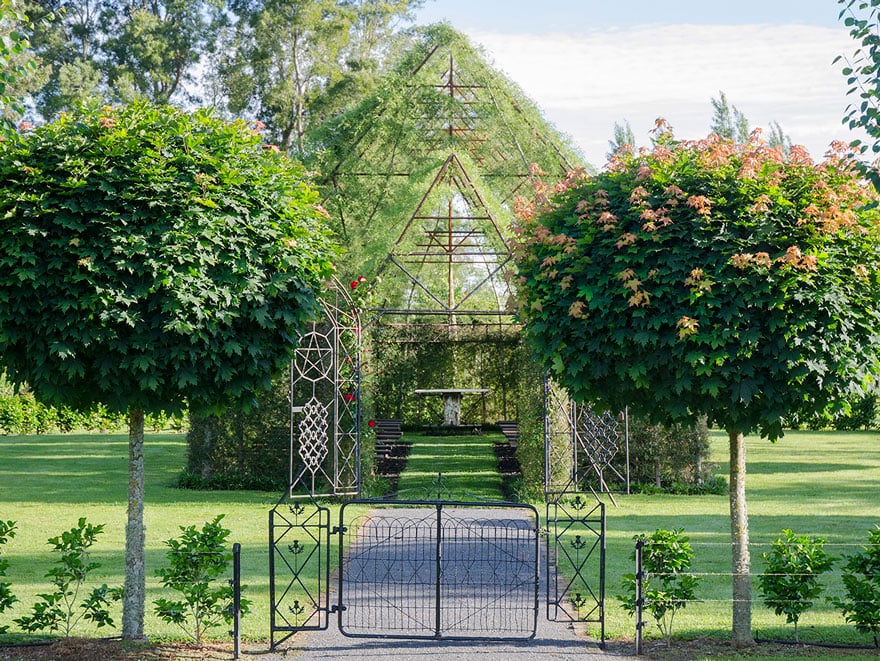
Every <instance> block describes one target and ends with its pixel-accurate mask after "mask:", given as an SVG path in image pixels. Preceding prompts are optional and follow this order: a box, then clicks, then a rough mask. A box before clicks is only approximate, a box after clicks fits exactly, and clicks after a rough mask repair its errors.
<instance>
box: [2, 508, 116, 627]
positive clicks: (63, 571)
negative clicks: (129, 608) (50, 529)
mask: <svg viewBox="0 0 880 661" xmlns="http://www.w3.org/2000/svg"><path fill="white" fill-rule="evenodd" d="M103 531H104V525H103V524H101V525H97V526H95V525H92V524H90V523H87V522H86V518H85V517H82V518H80V520H79V521H78V522H77V525H76V526H74V527H73V528H71V529H70V530H68V531H67V532H63V533H61V535H59V536H58V537H51V538H49V544H51V545H52V546H53V549H54V550H55V551H58V552H59V553H60V554H61V557H60V558H59V559H58V561H57V562H56V565H55V567H53V568H52V569H50V570H49V572H48V573H47V574H46V576H47V577H48V578H51V579H52V583H53V584H54V585H55V591H54V592H49V593H45V594H40V595H38V596H39V597H40V599H41V600H42V601H38V602H37V603H36V604H34V606H33V609H32V611H31V614H30V615H26V616H24V617H20V618H18V619H16V620H13V621H14V622H15V623H16V624H18V625H19V626H20V627H21V628H22V629H24V630H25V631H41V630H43V629H48V630H50V631H56V630H58V629H59V628H61V629H62V630H63V632H64V636H65V638H67V637H69V636H70V633H71V631H72V630H73V628H74V627H75V626H76V624H77V623H78V622H79V621H80V620H81V619H86V620H91V621H92V622H94V623H95V624H96V625H97V626H98V627H103V626H111V627H112V626H114V623H113V618H111V617H110V611H109V606H110V602H111V601H118V600H119V599H121V598H122V589H121V588H108V587H107V584H106V583H105V584H104V585H101V586H100V587H97V588H94V589H93V590H92V591H91V592H90V593H89V594H88V595H86V597H85V598H84V599H83V600H82V601H81V602H80V603H79V605H78V607H77V599H79V596H80V592H81V590H82V589H83V585H84V584H85V581H86V577H87V576H88V574H89V573H90V572H91V571H93V570H95V569H97V568H98V567H100V566H101V564H100V563H98V562H90V561H89V553H88V550H89V548H90V547H91V546H92V544H94V543H95V540H96V539H97V537H98V535H99V534H101V533H102V532H103Z"/></svg>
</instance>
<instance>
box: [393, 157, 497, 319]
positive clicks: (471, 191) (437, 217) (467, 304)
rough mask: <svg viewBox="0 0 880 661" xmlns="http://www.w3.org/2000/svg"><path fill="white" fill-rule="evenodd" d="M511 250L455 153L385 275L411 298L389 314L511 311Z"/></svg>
mask: <svg viewBox="0 0 880 661" xmlns="http://www.w3.org/2000/svg"><path fill="white" fill-rule="evenodd" d="M510 260H511V253H510V249H509V247H508V245H507V241H506V240H505V238H504V236H503V235H502V233H501V230H500V229H499V227H498V224H497V223H496V221H495V219H494V218H493V216H492V213H491V212H490V210H489V208H488V207H487V205H486V203H485V202H484V200H483V198H482V196H481V195H480V192H479V191H478V190H477V188H476V187H475V186H474V184H473V181H472V179H471V177H470V175H469V174H468V172H467V170H466V168H465V166H464V165H463V164H462V162H461V161H460V160H459V158H458V157H457V156H456V155H455V154H450V155H449V157H448V158H447V159H446V161H445V162H444V163H443V166H442V167H441V168H440V170H439V172H438V173H437V175H436V176H435V177H434V180H433V181H432V182H431V185H430V186H429V187H428V190H426V191H425V193H424V195H423V196H422V199H421V201H420V202H419V204H418V206H417V207H416V209H415V211H413V213H412V215H411V216H410V218H409V220H408V222H407V223H406V225H405V226H404V228H403V230H402V231H401V233H400V236H399V237H398V238H397V241H396V242H395V243H394V245H393V247H392V248H391V251H390V252H389V253H388V256H387V257H386V260H385V264H384V265H383V266H382V268H381V269H380V271H379V275H380V276H382V277H383V279H385V280H391V279H399V278H402V279H403V281H404V286H403V287H402V289H403V292H404V298H403V300H402V301H401V303H402V305H400V306H398V307H396V308H395V307H385V308H383V309H382V313H383V314H417V315H421V314H424V315H431V314H443V315H447V316H448V318H449V319H450V321H454V318H455V316H456V315H462V314H465V315H483V314H491V313H494V314H502V315H503V314H507V313H508V310H507V309H506V306H507V302H508V300H509V299H510V295H511V292H510V287H509V285H508V283H507V281H506V279H505V278H504V269H505V268H506V267H507V266H508V264H509V263H510Z"/></svg>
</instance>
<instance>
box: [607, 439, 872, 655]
mask: <svg viewBox="0 0 880 661" xmlns="http://www.w3.org/2000/svg"><path fill="white" fill-rule="evenodd" d="M748 453H749V454H748V473H749V474H748V477H747V487H746V488H747V493H748V504H749V527H750V537H751V542H752V546H751V559H752V573H753V579H752V585H753V589H752V600H753V603H752V621H753V631H754V633H755V635H756V636H757V637H759V638H763V639H786V640H788V639H791V638H792V637H793V633H792V627H791V625H786V624H785V618H784V616H777V615H775V614H774V613H773V612H772V611H771V610H770V609H768V608H767V607H766V606H764V604H763V603H762V602H761V600H760V593H759V591H758V588H757V577H755V576H754V575H756V574H758V573H759V572H761V571H762V569H763V560H762V559H761V553H763V552H766V551H768V550H769V548H770V544H771V543H772V542H773V541H774V540H775V539H777V538H778V537H779V536H780V534H781V531H782V529H783V528H790V529H792V530H793V531H794V532H795V533H798V534H809V535H814V536H816V535H821V536H823V537H825V538H826V539H827V540H828V544H827V545H826V550H827V551H828V552H830V553H831V554H833V555H835V556H837V557H840V556H841V555H846V554H852V553H854V552H856V551H858V550H859V549H860V547H861V546H862V545H863V544H864V543H865V541H866V540H867V531H868V530H869V529H871V528H872V527H873V526H874V525H877V524H880V499H878V498H877V494H878V493H880V434H878V433H876V432H873V433H872V432H862V433H859V432H813V431H809V432H808V431H798V432H788V433H786V435H785V437H784V438H782V439H781V440H779V441H778V442H776V443H775V444H774V443H770V442H769V441H767V440H764V439H760V438H757V437H755V438H749V439H748ZM712 460H713V461H714V462H716V463H717V465H718V468H717V472H718V473H719V474H725V473H726V471H727V465H726V461H727V437H726V435H725V434H723V433H718V432H713V436H712ZM605 500H606V503H608V504H607V510H606V511H607V564H606V571H607V574H606V575H607V582H606V590H607V597H608V601H607V606H606V632H607V635H608V636H609V637H611V638H615V637H632V636H633V635H634V631H635V629H634V621H633V619H632V618H630V617H629V616H628V615H627V614H626V613H625V612H624V611H623V610H622V609H621V608H620V602H619V601H618V600H617V599H616V595H618V594H620V592H621V588H620V577H621V575H622V574H624V573H626V572H630V573H632V572H634V567H633V562H632V560H631V558H630V556H631V554H632V552H633V541H632V537H633V535H635V534H637V533H642V532H648V533H649V532H652V531H653V530H655V529H657V528H666V529H676V528H683V529H684V530H685V531H686V532H687V533H688V535H689V536H690V539H691V544H692V546H693V548H694V551H695V555H696V557H695V560H694V562H693V565H692V570H693V572H695V573H698V574H701V575H702V583H701V584H700V586H699V588H698V590H697V594H698V596H699V597H700V598H701V599H702V600H703V601H701V602H700V603H695V604H690V605H689V606H688V607H687V608H685V609H684V610H682V611H681V612H680V613H679V614H678V615H677V616H676V624H675V628H674V630H675V632H677V634H678V635H680V636H681V637H684V638H696V637H700V636H717V637H722V638H723V637H728V638H729V635H730V618H731V603H730V598H731V586H730V576H729V574H730V568H731V551H730V519H729V504H728V499H727V496H726V495H724V496H665V495H659V496H658V495H654V496H644V495H632V496H616V500H617V503H618V505H619V506H618V507H614V505H613V504H611V502H610V499H608V498H607V497H606V498H605ZM841 564H842V563H840V562H838V563H836V565H835V567H834V568H833V569H832V571H831V572H830V573H829V574H827V575H825V577H824V578H823V579H822V583H823V585H825V586H826V588H827V589H826V592H825V594H826V595H836V594H841V593H842V583H841V577H840V565H841ZM800 624H801V626H800V631H801V640H802V641H804V642H811V641H813V642H826V643H839V644H857V645H872V644H873V641H872V640H871V639H870V637H869V636H865V635H862V634H859V633H858V632H857V631H856V630H855V628H854V627H852V626H851V625H849V624H847V623H846V622H845V621H844V618H843V616H842V615H841V614H840V613H839V612H838V611H837V610H836V609H835V608H834V607H833V606H831V605H830V604H828V603H827V601H826V600H825V599H824V597H822V598H820V599H819V600H817V601H816V602H815V605H814V607H813V608H812V609H811V610H809V611H807V612H806V613H805V614H804V615H802V617H801V622H800ZM646 635H647V636H652V637H656V636H658V633H657V629H656V627H655V626H654V625H653V623H651V624H650V625H649V627H648V628H647V630H646ZM829 653H830V652H829Z"/></svg>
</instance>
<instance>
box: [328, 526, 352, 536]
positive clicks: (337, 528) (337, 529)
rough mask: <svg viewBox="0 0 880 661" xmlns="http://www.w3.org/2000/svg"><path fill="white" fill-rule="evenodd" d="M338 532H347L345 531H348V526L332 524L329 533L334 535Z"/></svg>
mask: <svg viewBox="0 0 880 661" xmlns="http://www.w3.org/2000/svg"><path fill="white" fill-rule="evenodd" d="M338 532H341V533H347V532H348V526H333V527H332V528H331V529H330V534H331V535H335V534H336V533H338Z"/></svg>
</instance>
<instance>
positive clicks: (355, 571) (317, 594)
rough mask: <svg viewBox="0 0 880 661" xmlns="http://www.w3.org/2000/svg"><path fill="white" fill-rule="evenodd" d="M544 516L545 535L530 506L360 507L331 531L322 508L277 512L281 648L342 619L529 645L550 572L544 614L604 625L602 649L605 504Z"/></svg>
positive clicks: (348, 510)
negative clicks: (333, 556)
mask: <svg viewBox="0 0 880 661" xmlns="http://www.w3.org/2000/svg"><path fill="white" fill-rule="evenodd" d="M546 515H547V518H546V522H547V524H548V525H547V527H546V528H542V527H541V521H540V517H539V514H538V511H537V509H536V508H535V507H534V506H532V505H528V504H519V503H486V502H461V501H443V500H436V501H416V500H409V501H407V500H395V501H388V500H364V499H356V500H351V501H348V502H346V503H345V504H344V505H342V506H341V508H340V510H339V519H338V522H336V524H333V523H331V515H330V511H329V509H327V508H326V507H325V506H324V505H322V504H320V503H318V502H317V501H314V500H311V501H286V502H285V501H282V502H281V503H279V504H278V505H277V506H276V507H275V508H274V509H273V510H272V512H271V513H270V529H269V533H270V551H271V555H270V574H271V582H270V598H271V605H272V610H271V645H272V648H273V649H274V648H275V647H277V646H278V645H280V644H281V643H282V642H284V641H285V640H286V639H287V638H289V637H290V636H291V635H293V634H294V633H296V632H298V631H308V630H319V629H327V628H328V627H329V625H330V622H331V620H332V619H336V620H337V623H338V624H337V625H338V627H339V631H340V632H341V633H342V634H343V635H345V636H350V637H365V638H366V637H370V638H402V639H407V638H409V639H432V640H433V639H451V640H461V639H479V640H496V639H505V640H529V639H531V638H533V637H534V636H535V633H536V629H537V624H538V619H539V617H541V608H540V603H541V598H540V591H539V588H540V583H541V571H540V569H541V568H542V567H545V568H546V573H545V574H544V577H545V583H546V586H545V590H546V613H545V615H544V616H545V617H546V618H547V619H549V620H552V621H563V622H574V621H578V622H593V623H596V624H598V625H599V626H600V628H601V634H600V635H601V641H602V642H604V569H603V568H604V560H605V558H604V555H605V543H604V540H605V527H604V526H605V524H604V522H605V511H604V505H603V504H602V503H599V502H596V503H592V504H591V503H589V502H588V501H587V500H585V499H583V498H581V497H579V496H575V497H574V498H571V499H567V500H565V501H561V500H558V501H555V502H553V503H550V504H549V505H548V509H547V512H546ZM542 537H546V546H544V555H545V562H544V563H541V561H540V560H541V550H542V543H541V541H542ZM331 553H335V554H336V558H337V559H338V565H337V568H336V570H335V573H333V574H331V562H330V560H331ZM558 568H560V569H562V571H558ZM331 579H332V581H331ZM331 597H335V598H331Z"/></svg>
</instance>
